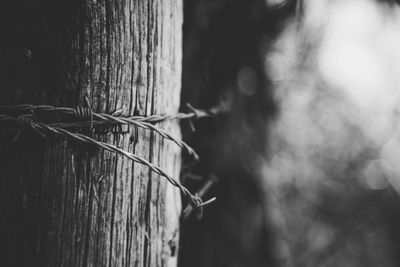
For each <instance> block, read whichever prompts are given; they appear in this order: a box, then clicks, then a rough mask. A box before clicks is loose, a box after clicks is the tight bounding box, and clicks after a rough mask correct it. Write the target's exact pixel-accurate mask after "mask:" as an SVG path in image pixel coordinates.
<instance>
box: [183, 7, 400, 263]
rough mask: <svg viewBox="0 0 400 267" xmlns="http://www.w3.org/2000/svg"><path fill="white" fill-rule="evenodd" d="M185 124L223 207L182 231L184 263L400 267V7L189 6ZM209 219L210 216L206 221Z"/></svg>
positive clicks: (194, 173) (200, 168)
mask: <svg viewBox="0 0 400 267" xmlns="http://www.w3.org/2000/svg"><path fill="white" fill-rule="evenodd" d="M184 12H185V19H184V27H183V30H184V43H183V46H184V54H183V80H182V81H183V90H182V96H181V101H182V107H185V104H186V103H191V104H192V105H193V106H195V107H198V108H203V109H210V108H213V107H218V108H220V109H229V110H230V111H229V112H228V113H226V114H222V115H219V116H217V117H215V118H212V119H209V120H203V121H199V122H196V124H195V125H194V128H195V130H193V129H192V128H193V127H189V125H188V124H183V125H182V128H183V134H184V137H185V139H186V141H188V142H189V143H190V144H191V145H192V146H193V147H194V148H195V149H196V150H197V151H198V152H199V154H200V157H201V161H200V162H199V163H198V164H196V165H193V164H192V163H190V162H189V161H187V162H186V163H185V164H184V168H183V171H182V179H183V181H184V183H185V184H187V185H188V186H189V187H190V188H191V189H192V190H194V191H196V190H198V189H199V188H201V187H202V185H203V184H204V183H205V181H207V180H209V179H210V178H211V177H218V181H219V182H218V184H217V185H215V186H213V187H212V188H211V190H209V191H208V193H207V194H206V196H205V198H207V197H211V196H217V198H218V200H217V202H215V203H213V204H212V205H210V206H207V207H206V208H205V209H204V211H203V213H202V214H200V213H199V212H197V213H195V214H193V215H192V216H191V217H190V218H188V219H185V220H183V221H182V228H183V231H182V234H181V244H180V253H179V254H180V261H179V262H180V266H194V267H200V266H201V267H203V266H255V267H256V266H351V267H353V266H354V267H357V266H400V231H399V230H398V225H400V199H399V193H400V164H399V162H400V129H399V123H398V122H399V119H400V118H399V114H400V113H399V111H400V110H399V107H400V105H399V104H400V49H399V47H400V46H399V45H400V31H399V29H400V7H399V6H398V3H396V2H395V1H383V0H318V1H313V0H303V1H300V0H297V1H296V0H287V1H284V0H246V1H245V0H196V1H189V0H186V1H185V6H184ZM200 217H201V218H200Z"/></svg>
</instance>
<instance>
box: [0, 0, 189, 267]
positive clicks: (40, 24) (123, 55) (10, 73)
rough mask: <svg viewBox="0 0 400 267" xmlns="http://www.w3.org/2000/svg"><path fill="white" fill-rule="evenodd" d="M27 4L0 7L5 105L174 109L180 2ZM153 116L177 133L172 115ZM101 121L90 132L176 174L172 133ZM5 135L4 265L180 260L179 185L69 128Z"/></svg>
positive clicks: (129, 111)
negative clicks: (63, 132)
mask: <svg viewBox="0 0 400 267" xmlns="http://www.w3.org/2000/svg"><path fill="white" fill-rule="evenodd" d="M22 2H23V3H22V5H21V3H19V4H20V5H18V6H12V5H15V4H9V5H10V6H9V7H8V8H5V9H3V10H7V12H6V13H7V14H4V15H5V16H6V18H8V19H9V21H8V25H9V27H5V29H6V30H5V31H4V33H5V37H6V38H7V39H6V40H7V41H6V42H5V43H4V44H2V45H1V53H0V57H2V58H3V59H2V63H1V65H0V66H1V71H2V72H1V74H0V86H1V90H0V102H1V104H13V103H33V104H52V105H56V106H70V107H73V106H76V105H78V104H82V100H83V97H84V95H85V94H88V95H89V96H90V100H91V104H92V108H93V110H94V111H96V112H106V113H112V112H114V111H115V110H118V109H121V108H123V110H124V112H123V115H134V114H135V115H149V114H164V113H174V112H177V110H178V107H179V99H180V80H181V41H182V40H181V39H182V37H181V25H182V12H183V10H182V9H183V8H182V3H181V1H180V0H176V1H175V0H174V1H169V0H161V1H159V0H126V1H119V0H97V1H96V0H85V1H69V0H62V1H40V2H39V1H38V2H37V3H36V2H35V3H31V2H30V1H25V2H26V3H25V2H24V1H22ZM10 23H11V24H10ZM12 23H14V24H12ZM3 27H4V26H3ZM160 126H161V127H162V128H163V129H165V130H168V131H169V132H171V133H172V134H173V135H174V136H177V137H179V135H180V130H179V125H178V123H177V122H166V123H162V124H160ZM102 130H103V132H102V131H95V132H94V134H93V137H94V138H96V139H98V140H101V141H103V142H108V143H111V144H114V145H117V146H118V147H121V148H123V149H126V150H128V151H131V152H134V153H136V154H138V155H139V156H141V157H144V158H146V159H149V160H151V162H153V163H155V164H157V165H159V166H161V167H162V168H163V169H165V170H167V171H168V173H169V174H171V175H173V176H174V177H178V176H179V170H180V150H179V149H178V148H177V147H176V146H174V145H173V144H171V143H170V142H168V141H164V140H162V139H161V138H160V137H159V136H156V135H154V134H152V133H150V132H149V131H144V130H141V129H139V130H138V131H136V130H135V129H134V128H132V127H130V128H128V127H122V128H115V129H102ZM11 139H12V138H10V136H6V138H3V139H2V140H1V142H0V212H1V230H0V231H1V235H2V237H1V238H0V239H1V242H2V245H5V246H6V247H7V249H6V250H4V251H3V252H5V253H4V258H3V259H4V260H5V262H7V264H8V265H7V266H13V265H15V266H175V265H176V259H177V245H178V237H179V232H178V227H179V215H180V209H181V207H180V195H179V192H178V191H177V190H176V189H175V188H173V187H172V186H171V185H170V184H168V183H167V182H166V180H165V179H164V178H162V177H159V176H158V175H156V174H154V173H152V172H151V171H150V170H149V169H148V168H147V167H146V166H141V165H138V164H133V163H132V162H131V161H130V160H128V159H126V158H124V157H122V156H117V155H114V154H112V153H109V152H103V151H99V150H96V149H94V148H93V147H90V146H86V145H81V144H77V143H75V142H72V141H69V140H66V139H65V138H49V139H47V140H42V139H41V138H40V137H37V136H34V133H29V132H27V133H26V134H25V133H24V134H23V135H22V136H20V138H19V139H18V141H17V142H14V143H13V142H12V141H11ZM2 247H4V246H2Z"/></svg>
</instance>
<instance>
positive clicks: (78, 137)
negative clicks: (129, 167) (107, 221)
mask: <svg viewBox="0 0 400 267" xmlns="http://www.w3.org/2000/svg"><path fill="white" fill-rule="evenodd" d="M22 116H23V117H26V116H25V115H21V116H20V117H21V118H19V117H18V118H15V117H10V116H7V115H1V114H0V121H3V122H5V121H9V122H17V123H18V124H21V123H22V122H24V123H25V124H24V125H22V126H21V127H24V126H25V125H26V126H30V127H31V128H32V129H34V130H35V131H38V132H39V133H41V134H43V132H50V133H53V134H56V135H61V136H68V137H70V138H71V139H73V140H75V141H79V142H82V143H86V144H92V145H94V146H96V147H98V148H102V149H104V150H107V151H110V152H113V153H117V154H120V155H123V156H125V157H127V158H129V159H131V160H132V161H134V162H137V163H140V164H143V165H146V166H147V167H149V168H150V170H152V171H153V172H155V173H157V174H159V175H160V176H163V177H164V178H166V179H167V181H168V182H169V183H171V184H172V185H173V186H175V187H177V188H178V189H179V190H180V191H181V193H182V194H183V195H184V196H185V197H187V198H189V201H190V204H191V205H192V206H193V207H201V206H203V202H202V200H201V199H200V198H199V197H197V196H195V195H193V194H192V193H190V191H189V190H188V189H187V188H186V187H185V186H183V185H182V184H181V183H180V182H179V181H178V180H177V179H175V178H173V177H172V176H170V175H169V174H167V173H166V172H165V171H164V170H163V169H161V168H160V167H159V166H157V165H155V164H153V163H151V162H149V161H148V160H146V159H144V158H141V157H139V156H138V155H135V154H133V153H131V152H127V151H125V150H123V149H121V148H119V147H117V146H114V145H111V144H108V143H104V142H101V141H97V140H95V139H93V138H91V137H88V136H86V135H83V134H80V133H72V132H70V131H67V130H65V129H63V128H58V127H52V126H49V125H47V124H45V123H41V122H34V121H33V120H31V119H30V120H28V119H22ZM207 202H209V201H206V202H205V203H207Z"/></svg>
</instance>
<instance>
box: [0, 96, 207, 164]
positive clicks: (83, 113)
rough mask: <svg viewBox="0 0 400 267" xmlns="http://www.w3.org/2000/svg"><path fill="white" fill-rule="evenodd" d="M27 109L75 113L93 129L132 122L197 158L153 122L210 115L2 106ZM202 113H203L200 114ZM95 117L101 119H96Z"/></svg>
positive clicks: (78, 124)
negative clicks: (118, 113) (123, 114)
mask: <svg viewBox="0 0 400 267" xmlns="http://www.w3.org/2000/svg"><path fill="white" fill-rule="evenodd" d="M27 111H34V112H35V111H45V112H60V113H62V114H68V115H74V116H76V117H79V118H83V119H88V120H89V121H90V128H91V129H92V128H93V126H94V125H105V126H106V125H110V124H131V125H135V126H137V127H140V128H143V129H147V130H152V131H155V132H156V133H158V134H159V135H161V136H162V137H163V138H165V139H167V140H170V141H172V142H174V143H175V144H176V145H177V146H179V147H180V148H182V149H183V150H185V151H186V152H187V153H188V154H189V155H191V156H192V157H193V158H194V159H195V160H199V156H198V154H197V153H196V152H195V151H194V149H193V148H192V147H190V146H189V145H188V144H186V143H185V142H184V141H182V140H180V139H178V138H175V137H173V136H172V135H170V134H169V133H168V132H166V131H164V130H162V129H160V128H159V127H156V126H155V125H153V124H151V123H157V122H162V121H166V120H183V119H191V118H194V117H196V118H199V117H206V116H208V115H207V113H206V112H203V113H201V112H200V111H193V112H191V113H177V114H170V115H150V116H146V117H144V116H133V117H118V116H113V115H109V114H106V113H95V112H92V110H91V109H89V108H83V107H77V108H66V107H54V106H49V105H39V106H35V105H28V104H21V105H4V106H0V112H3V113H7V112H27ZM199 114H201V115H199ZM93 119H97V120H100V121H101V123H99V122H98V121H94V120H93ZM50 125H52V126H53V127H58V128H76V127H83V126H88V124H87V123H83V122H73V123H57V124H50Z"/></svg>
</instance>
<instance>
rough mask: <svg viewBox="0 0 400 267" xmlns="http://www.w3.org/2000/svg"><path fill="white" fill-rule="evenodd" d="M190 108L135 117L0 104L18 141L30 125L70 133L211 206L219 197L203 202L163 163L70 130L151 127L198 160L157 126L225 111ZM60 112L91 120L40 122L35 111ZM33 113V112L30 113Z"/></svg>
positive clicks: (2, 119) (2, 115) (199, 203)
mask: <svg viewBox="0 0 400 267" xmlns="http://www.w3.org/2000/svg"><path fill="white" fill-rule="evenodd" d="M188 108H189V110H190V112H189V113H176V114H170V115H168V114H167V115H150V116H131V117H120V116H119V114H122V113H123V111H122V110H117V111H115V112H114V113H113V114H112V115H110V114H106V113H95V112H92V109H91V108H90V107H85V108H83V107H78V108H68V107H54V106H50V105H37V106H35V105H29V104H20V105H0V122H13V123H16V124H17V134H16V136H15V138H14V140H16V139H17V138H18V137H19V135H20V133H21V131H22V130H23V128H25V127H29V128H31V129H32V130H34V131H35V132H36V133H37V134H39V135H41V136H42V137H46V136H47V135H46V133H53V134H56V135H61V136H67V137H70V138H71V139H73V140H75V141H79V142H82V143H87V144H92V145H94V146H96V147H98V148H102V149H104V150H107V151H110V152H113V153H117V154H120V155H123V156H125V157H127V158H129V159H131V160H132V161H134V162H137V163H140V164H143V165H146V166H148V167H149V168H150V170H152V171H153V172H155V173H157V174H159V175H160V176H162V177H165V178H166V179H167V180H168V182H169V183H171V184H172V185H173V186H175V187H177V188H178V189H179V190H180V191H181V193H182V194H183V195H184V196H185V197H187V198H189V202H190V204H191V205H192V206H193V207H194V208H200V207H203V206H205V205H208V204H210V203H212V202H214V201H215V200H216V198H215V197H214V198H211V199H210V200H207V201H204V202H203V201H202V199H201V197H200V196H199V195H197V194H195V195H193V194H192V193H191V192H190V191H189V190H188V189H187V188H186V187H185V186H183V185H182V184H181V183H180V182H179V180H178V179H175V178H173V177H172V176H170V175H169V174H167V172H165V171H164V170H163V169H161V168H160V167H159V166H157V165H155V164H153V163H151V162H149V161H148V160H146V159H144V158H142V157H139V156H138V155H135V154H133V153H131V152H128V151H125V150H123V149H121V148H119V147H117V146H114V145H111V144H108V143H105V142H101V141H98V140H95V139H93V138H91V137H89V136H87V135H84V134H81V133H74V132H71V131H68V130H67V129H68V128H81V127H88V126H90V128H91V129H92V128H93V127H95V126H110V125H115V124H119V125H120V124H129V125H134V126H137V127H141V128H143V129H148V130H151V131H154V132H156V133H157V134H159V135H160V136H162V137H163V138H165V139H168V140H170V141H172V142H174V143H175V144H176V145H178V146H179V147H181V148H182V149H184V150H186V151H187V152H188V153H189V154H190V155H192V156H193V157H194V158H195V159H196V160H197V159H198V155H197V153H196V152H195V151H194V150H193V149H192V148H191V147H190V146H189V145H187V144H186V143H185V142H183V141H181V140H179V139H177V138H174V137H173V136H171V135H170V134H169V133H167V132H165V131H164V130H162V129H160V128H158V127H156V126H155V125H153V124H154V123H159V122H162V121H166V120H186V119H199V118H205V117H210V116H213V115H216V114H218V113H221V112H223V111H224V110H220V109H218V108H214V109H211V110H208V111H204V110H199V109H195V108H194V107H192V106H191V105H188ZM39 111H40V112H51V113H54V112H57V113H60V114H64V115H74V116H75V117H83V118H84V119H89V121H83V122H71V123H65V122H61V123H48V124H47V123H44V122H39V121H37V118H36V116H35V112H39ZM27 112H29V114H27Z"/></svg>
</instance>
